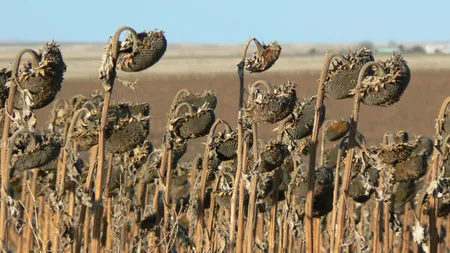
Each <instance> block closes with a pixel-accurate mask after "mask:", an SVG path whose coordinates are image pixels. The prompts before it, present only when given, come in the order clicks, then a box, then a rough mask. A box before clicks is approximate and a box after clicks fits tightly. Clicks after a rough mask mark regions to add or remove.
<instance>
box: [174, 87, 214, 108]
mask: <svg viewBox="0 0 450 253" xmlns="http://www.w3.org/2000/svg"><path fill="white" fill-rule="evenodd" d="M175 100H176V101H174V104H173V106H172V110H173V111H175V109H176V107H177V106H178V105H179V104H181V103H184V102H186V103H188V104H190V105H191V106H192V107H193V108H194V109H197V108H200V107H202V106H204V105H206V107H207V108H209V109H211V110H214V109H216V105H217V96H216V95H215V94H214V92H212V91H205V92H202V93H192V92H190V91H188V90H180V91H179V92H178V94H177V96H176V98H175ZM182 112H183V111H182Z"/></svg>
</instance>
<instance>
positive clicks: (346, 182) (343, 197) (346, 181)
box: [335, 62, 385, 253]
mask: <svg viewBox="0 0 450 253" xmlns="http://www.w3.org/2000/svg"><path fill="white" fill-rule="evenodd" d="M373 66H376V67H377V69H378V73H380V74H381V75H383V76H384V75H385V73H384V70H383V67H382V66H381V64H380V63H377V62H368V63H366V64H364V66H363V67H362V68H361V71H360V72H359V76H358V83H357V85H356V88H355V95H354V102H353V116H352V117H351V118H350V122H351V123H350V124H351V128H350V134H349V150H348V153H347V157H346V161H345V168H344V177H343V180H342V188H341V191H342V193H343V194H340V198H339V207H338V210H339V216H338V233H337V237H336V239H337V243H336V247H335V252H336V253H340V252H341V251H342V247H341V243H342V239H343V237H344V222H345V211H346V210H345V202H346V201H347V197H348V196H347V192H348V188H349V186H350V176H351V170H352V166H353V155H354V153H355V146H356V140H355V136H356V130H357V128H358V118H359V107H360V100H361V91H360V88H361V84H362V80H363V79H364V77H365V76H366V73H367V71H368V70H369V69H371V68H372V67H373Z"/></svg>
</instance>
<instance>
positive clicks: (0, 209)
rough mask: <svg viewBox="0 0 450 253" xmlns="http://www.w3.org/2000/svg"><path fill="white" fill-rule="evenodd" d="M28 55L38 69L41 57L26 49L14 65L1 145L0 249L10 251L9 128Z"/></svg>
mask: <svg viewBox="0 0 450 253" xmlns="http://www.w3.org/2000/svg"><path fill="white" fill-rule="evenodd" d="M25 53H28V54H29V55H30V56H31V64H32V67H33V68H37V67H38V65H39V57H38V55H37V54H36V52H35V51H33V50H31V49H24V50H22V51H20V52H19V53H18V54H17V55H16V58H15V59H14V64H13V66H12V76H11V77H12V81H11V82H10V86H9V94H8V102H7V106H6V113H5V115H4V116H5V121H4V126H3V137H2V145H1V174H2V175H3V176H2V184H1V205H0V249H3V250H6V251H7V250H8V242H7V240H5V239H6V238H5V236H6V231H7V223H6V220H7V205H6V199H7V197H8V192H9V170H10V169H9V165H8V164H7V163H6V153H7V152H8V151H9V150H8V147H9V145H8V138H9V128H10V126H11V115H12V113H13V106H14V97H15V95H16V88H17V84H18V82H19V81H18V73H19V65H20V60H21V59H22V56H23V55H24V54H25Z"/></svg>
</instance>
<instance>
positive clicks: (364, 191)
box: [348, 167, 379, 203]
mask: <svg viewBox="0 0 450 253" xmlns="http://www.w3.org/2000/svg"><path fill="white" fill-rule="evenodd" d="M378 174H379V173H378V170H377V169H376V168H374V167H369V168H367V169H366V170H365V171H364V172H361V173H358V175H357V176H356V177H354V178H353V179H352V180H351V181H350V186H349V189H348V194H349V196H351V197H352V198H353V200H354V201H355V202H358V203H365V202H366V201H368V200H369V199H370V196H371V195H372V193H374V192H375V189H374V187H375V186H377V185H378Z"/></svg>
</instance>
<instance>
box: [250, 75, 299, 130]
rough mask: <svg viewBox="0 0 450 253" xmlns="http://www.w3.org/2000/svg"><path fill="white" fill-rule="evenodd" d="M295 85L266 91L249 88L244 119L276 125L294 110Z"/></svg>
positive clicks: (286, 85) (281, 86)
mask: <svg viewBox="0 0 450 253" xmlns="http://www.w3.org/2000/svg"><path fill="white" fill-rule="evenodd" d="M295 87H296V84H295V83H293V82H288V83H287V84H283V85H280V86H278V87H271V85H270V86H269V89H268V90H265V91H263V90H261V89H259V88H256V87H250V93H251V94H250V96H251V98H250V103H249V106H248V107H247V108H246V109H245V110H246V117H247V118H248V119H249V121H250V122H254V123H261V122H265V123H272V124H273V123H277V122H279V121H281V120H283V119H284V118H286V117H287V116H289V114H291V113H292V111H293V110H294V107H295V104H296V100H297V95H296V94H297V93H296V91H295Z"/></svg>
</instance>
